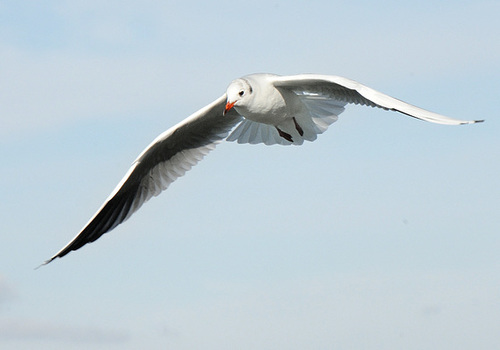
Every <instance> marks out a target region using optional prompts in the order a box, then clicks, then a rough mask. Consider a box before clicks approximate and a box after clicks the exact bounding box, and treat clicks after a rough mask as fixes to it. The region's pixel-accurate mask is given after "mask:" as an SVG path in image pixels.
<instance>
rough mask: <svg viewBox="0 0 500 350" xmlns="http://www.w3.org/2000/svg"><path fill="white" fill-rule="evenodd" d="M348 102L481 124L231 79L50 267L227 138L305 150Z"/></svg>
mask: <svg viewBox="0 0 500 350" xmlns="http://www.w3.org/2000/svg"><path fill="white" fill-rule="evenodd" d="M347 104H358V105H365V106H370V107H378V108H382V109H385V110H391V111H396V112H399V113H402V114H406V115H408V116H410V117H413V118H417V119H421V120H425V121H428V122H432V123H438V124H447V125H460V124H472V123H477V122H482V120H469V121H466V120H457V119H452V118H448V117H445V116H442V115H439V114H436V113H433V112H429V111H426V110H424V109H422V108H419V107H416V106H413V105H410V104H408V103H405V102H403V101H400V100H398V99H395V98H393V97H390V96H388V95H386V94H383V93H381V92H379V91H376V90H374V89H371V88H369V87H367V86H365V85H362V84H360V83H358V82H355V81H353V80H350V79H347V78H343V77H339V76H332V75H316V74H300V75H290V76H279V75H274V74H252V75H248V76H245V77H242V78H239V79H236V80H234V81H233V82H231V84H230V85H229V87H228V88H227V91H226V93H225V94H224V95H222V96H221V97H219V98H218V99H216V100H215V101H214V102H212V103H210V104H209V105H207V106H206V107H204V108H202V109H200V110H199V111H197V112H195V113H194V114H192V115H191V116H189V117H188V118H186V119H185V120H183V121H181V122H180V123H179V124H177V125H175V126H173V127H172V128H170V129H168V130H167V131H165V132H164V133H162V134H161V135H159V136H158V137H157V138H156V139H155V140H153V142H152V143H151V144H150V145H149V146H148V147H146V149H145V150H144V151H143V152H142V153H141V154H140V155H139V157H138V158H137V159H136V160H135V161H134V163H133V164H132V166H131V168H130V169H129V170H128V172H127V173H126V174H125V176H124V177H123V179H122V180H121V181H120V183H119V184H118V185H117V186H116V188H115V189H114V190H113V192H112V193H111V195H110V196H109V197H108V198H107V199H106V201H105V202H104V204H103V205H102V206H101V208H99V210H98V211H97V213H96V214H95V215H94V216H93V217H92V218H91V219H90V220H89V222H88V223H87V224H86V225H85V226H84V227H83V229H82V230H81V231H80V232H79V233H78V234H77V235H76V236H75V238H73V240H71V241H70V242H69V243H68V244H67V245H66V246H65V247H64V248H62V249H61V250H60V251H59V252H57V253H56V254H55V255H54V256H53V257H51V258H50V259H49V260H47V261H45V262H44V264H48V263H50V262H51V261H53V260H54V259H56V258H62V257H63V256H65V255H66V254H68V253H69V252H71V251H73V250H77V249H79V248H81V247H82V246H84V245H85V244H87V243H90V242H94V241H95V240H97V239H98V238H99V237H101V236H102V235H103V234H105V233H107V232H109V231H111V230H112V229H114V228H115V227H116V226H118V225H120V224H121V223H123V222H124V221H125V220H127V219H128V218H129V217H130V216H131V215H132V214H133V213H134V212H136V211H137V210H138V209H139V208H140V207H141V206H142V205H143V204H144V203H145V202H147V201H148V200H149V199H150V198H151V197H153V196H157V195H159V194H160V193H161V192H162V191H163V190H165V189H166V188H167V187H168V186H169V185H170V184H171V183H172V182H174V181H175V180H176V179H177V178H178V177H180V176H183V175H184V173H185V172H186V171H188V170H189V169H191V167H192V166H194V165H195V164H196V163H198V162H199V161H200V160H201V159H202V158H203V157H204V156H205V155H206V154H207V153H208V152H210V151H211V150H213V149H214V148H215V146H216V145H217V144H218V143H220V142H221V141H222V140H224V139H226V140H227V141H237V142H238V143H250V144H258V143H264V144H266V145H273V144H280V145H301V144H302V143H303V142H304V141H314V140H315V139H316V138H317V136H318V135H319V134H322V133H323V132H325V131H326V130H327V129H328V127H329V126H330V125H331V124H332V123H333V122H335V121H336V120H337V118H338V116H339V114H341V113H342V112H343V111H344V108H345V106H346V105H347Z"/></svg>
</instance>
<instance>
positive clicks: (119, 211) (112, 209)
mask: <svg viewBox="0 0 500 350" xmlns="http://www.w3.org/2000/svg"><path fill="white" fill-rule="evenodd" d="M225 101H226V95H223V96H221V97H220V98H218V99H217V100H215V101H214V102H212V103H211V104H209V105H208V106H206V107H204V108H202V109H201V110H199V111H198V112H196V113H194V114H193V115H191V116H190V117H188V118H187V119H185V120H183V121H182V122H180V123H179V124H177V125H175V126H174V127H172V128H170V129H168V130H167V131H165V132H164V133H162V134H161V135H160V136H158V137H157V138H156V139H155V140H154V141H153V142H152V143H151V144H150V145H149V146H148V147H147V148H146V149H145V150H144V151H143V152H142V153H141V154H140V155H139V157H138V158H137V160H136V161H135V162H134V163H133V164H132V167H131V168H130V169H129V171H128V172H127V174H126V175H125V177H124V178H123V179H122V180H121V182H120V183H119V184H118V186H116V188H115V190H114V191H113V192H112V193H111V195H110V196H109V197H108V199H107V200H106V201H105V202H104V204H103V205H102V207H101V208H100V209H99V210H98V211H97V213H96V214H95V215H94V216H93V217H92V218H91V219H90V221H89V222H88V223H87V225H85V226H84V228H83V229H82V230H81V231H80V233H78V235H77V236H76V237H75V238H73V240H72V241H71V242H69V243H68V244H67V245H66V246H65V247H64V248H62V249H61V250H60V251H59V252H58V253H56V254H55V255H54V256H53V257H52V258H50V259H49V260H47V261H46V262H45V264H48V263H50V262H51V261H52V260H54V259H56V258H61V257H63V256H65V255H66V254H68V253H69V252H70V251H72V250H77V249H79V248H80V247H82V246H83V245H85V244H87V243H90V242H93V241H95V240H96V239H98V238H99V237H101V236H102V235H103V234H105V233H106V232H109V231H111V230H112V229H113V228H115V227H116V226H118V225H119V224H121V223H122V222H124V221H125V220H127V219H128V218H129V217H130V216H131V215H132V214H133V213H134V212H135V211H137V210H138V209H139V208H140V207H141V206H142V205H143V204H144V203H145V202H146V201H148V200H149V199H150V198H151V197H153V196H157V195H159V194H160V192H162V191H163V190H165V189H166V188H167V187H168V186H169V185H170V184H171V183H172V182H173V181H175V180H176V179H177V178H178V177H180V176H182V175H184V173H185V172H186V171H187V170H189V169H191V167H192V166H193V165H195V164H196V163H198V161H200V160H201V159H202V158H203V157H204V156H205V155H206V154H207V153H208V152H210V151H211V150H212V149H214V148H215V146H216V144H217V143H219V142H220V141H221V140H222V139H224V138H225V137H226V136H227V135H228V133H229V131H230V130H231V129H232V128H233V127H234V126H235V125H236V124H237V123H238V122H239V121H241V119H242V117H241V116H239V115H238V114H237V113H236V111H234V110H231V111H229V112H228V113H226V114H225V115H223V111H224V106H225Z"/></svg>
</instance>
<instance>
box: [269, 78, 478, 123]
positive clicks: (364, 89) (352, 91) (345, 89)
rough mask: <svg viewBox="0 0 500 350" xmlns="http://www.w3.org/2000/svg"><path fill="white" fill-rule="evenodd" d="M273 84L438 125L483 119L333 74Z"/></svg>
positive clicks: (279, 79)
mask: <svg viewBox="0 0 500 350" xmlns="http://www.w3.org/2000/svg"><path fill="white" fill-rule="evenodd" d="M273 83H274V86H276V87H277V88H283V89H288V90H291V91H293V92H295V93H296V94H297V95H299V96H306V97H311V98H310V99H309V100H310V101H313V100H314V97H316V96H317V97H320V98H330V99H333V100H336V101H339V102H345V103H354V104H360V105H367V106H372V107H379V108H383V109H386V110H392V111H396V112H400V113H403V114H406V115H408V116H410V117H413V118H417V119H421V120H425V121H428V122H432V123H438V124H448V125H460V124H472V123H478V122H482V121H483V120H458V119H453V118H449V117H445V116H443V115H440V114H437V113H433V112H429V111H427V110H425V109H422V108H419V107H416V106H413V105H411V104H409V103H406V102H403V101H401V100H398V99H396V98H394V97H391V96H388V95H386V94H383V93H381V92H379V91H376V90H374V89H372V88H369V87H368V86H365V85H363V84H360V83H358V82H356V81H354V80H350V79H347V78H343V77H338V76H333V75H317V74H300V75H289V76H276V77H275V78H274V81H273ZM311 103H313V102H311Z"/></svg>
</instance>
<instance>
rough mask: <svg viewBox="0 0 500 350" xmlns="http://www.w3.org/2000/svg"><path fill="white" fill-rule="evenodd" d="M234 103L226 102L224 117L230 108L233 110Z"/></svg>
mask: <svg viewBox="0 0 500 350" xmlns="http://www.w3.org/2000/svg"><path fill="white" fill-rule="evenodd" d="M234 103H235V102H228V103H226V108H224V115H226V113H227V112H228V111H229V110H230V109H231V108H233V106H234Z"/></svg>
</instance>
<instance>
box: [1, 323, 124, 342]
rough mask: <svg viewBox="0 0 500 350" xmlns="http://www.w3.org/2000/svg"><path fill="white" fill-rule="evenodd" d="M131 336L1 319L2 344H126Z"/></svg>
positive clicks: (92, 327)
mask: <svg viewBox="0 0 500 350" xmlns="http://www.w3.org/2000/svg"><path fill="white" fill-rule="evenodd" d="M129 338H130V335H129V333H128V332H126V331H121V330H113V329H103V328H99V327H94V326H91V327H76V326H71V325H55V324H53V323H51V322H50V321H49V322H47V321H41V320H31V319H0V342H1V341H18V342H37V343H39V342H41V341H43V342H52V343H57V342H63V343H78V344H94V343H124V342H127V341H128V340H129Z"/></svg>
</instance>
